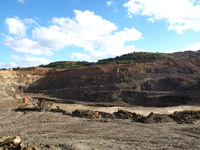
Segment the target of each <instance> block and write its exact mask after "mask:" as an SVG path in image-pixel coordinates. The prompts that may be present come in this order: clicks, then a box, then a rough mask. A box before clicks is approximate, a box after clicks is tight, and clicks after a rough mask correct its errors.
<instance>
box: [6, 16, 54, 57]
mask: <svg viewBox="0 0 200 150" xmlns="http://www.w3.org/2000/svg"><path fill="white" fill-rule="evenodd" d="M5 23H6V24H7V25H8V29H9V34H10V35H7V36H5V38H4V44H5V45H6V46H8V47H9V48H10V49H11V50H14V51H16V52H20V53H26V54H32V55H43V54H44V55H47V56H51V55H52V52H51V51H50V49H49V48H45V47H42V45H40V44H39V43H38V42H37V41H33V40H31V39H29V38H27V35H26V30H27V28H29V25H32V24H35V25H38V24H37V22H36V21H35V20H33V19H31V18H25V19H24V20H21V19H19V18H18V17H15V18H7V19H6V21H5Z"/></svg>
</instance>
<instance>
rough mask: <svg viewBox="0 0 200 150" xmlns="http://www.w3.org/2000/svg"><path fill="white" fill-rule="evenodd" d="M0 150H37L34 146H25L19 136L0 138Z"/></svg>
mask: <svg viewBox="0 0 200 150" xmlns="http://www.w3.org/2000/svg"><path fill="white" fill-rule="evenodd" d="M0 150H39V149H38V147H36V146H25V145H24V144H23V142H22V140H21V138H20V137H19V136H15V137H12V138H10V137H9V136H4V137H0Z"/></svg>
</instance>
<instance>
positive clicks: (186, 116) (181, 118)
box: [169, 111, 200, 123]
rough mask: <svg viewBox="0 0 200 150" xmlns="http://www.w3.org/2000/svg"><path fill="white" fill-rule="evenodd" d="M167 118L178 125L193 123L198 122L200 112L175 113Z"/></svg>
mask: <svg viewBox="0 0 200 150" xmlns="http://www.w3.org/2000/svg"><path fill="white" fill-rule="evenodd" d="M169 116H170V117H171V118H172V119H174V120H175V121H176V122H178V123H194V122H196V121H197V120H200V111H180V112H178V111H176V112H174V113H173V114H172V115H169Z"/></svg>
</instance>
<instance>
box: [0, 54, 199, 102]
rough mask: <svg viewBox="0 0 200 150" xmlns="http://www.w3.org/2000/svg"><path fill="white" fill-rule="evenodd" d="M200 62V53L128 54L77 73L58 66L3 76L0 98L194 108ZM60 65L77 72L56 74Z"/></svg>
mask: <svg viewBox="0 0 200 150" xmlns="http://www.w3.org/2000/svg"><path fill="white" fill-rule="evenodd" d="M199 60H200V51H198V52H182V53H174V54H158V53H155V54H154V53H131V54H127V55H122V56H120V57H116V58H110V59H105V60H100V61H98V62H97V63H87V62H84V63H83V62H82V66H81V67H77V66H76V65H77V64H78V63H79V66H80V62H56V63H51V64H49V65H47V66H43V67H40V68H37V67H36V68H24V69H20V68H19V69H14V70H1V78H0V79H1V81H2V82H1V93H0V95H1V96H13V95H14V94H16V93H19V94H20V93H21V94H23V93H35V94H39V93H40V94H41V93H43V94H44V95H48V96H51V97H57V98H61V99H65V100H72V101H84V102H96V103H102V102H107V103H113V104H120V103H121V104H131V105H141V106H174V105H182V104H196V103H200V92H199V89H200V61H199ZM118 61H119V62H118ZM125 61H132V62H131V63H124V62H125ZM111 62H112V63H111ZM113 62H115V63H114V64H113ZM116 62H118V63H116ZM120 62H121V63H120ZM61 64H65V65H66V64H73V65H74V66H76V67H75V68H73V67H72V68H66V69H55V68H57V67H55V66H57V65H61ZM88 64H89V65H88ZM91 64H92V65H91ZM53 66H54V67H53ZM63 66H64V65H63ZM44 67H45V68H44ZM48 67H50V69H48ZM51 67H52V68H54V69H51ZM61 68H64V67H61ZM3 81H4V82H3Z"/></svg>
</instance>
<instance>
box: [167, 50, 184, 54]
mask: <svg viewBox="0 0 200 150" xmlns="http://www.w3.org/2000/svg"><path fill="white" fill-rule="evenodd" d="M176 52H183V51H182V50H167V51H165V52H164V53H176Z"/></svg>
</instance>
